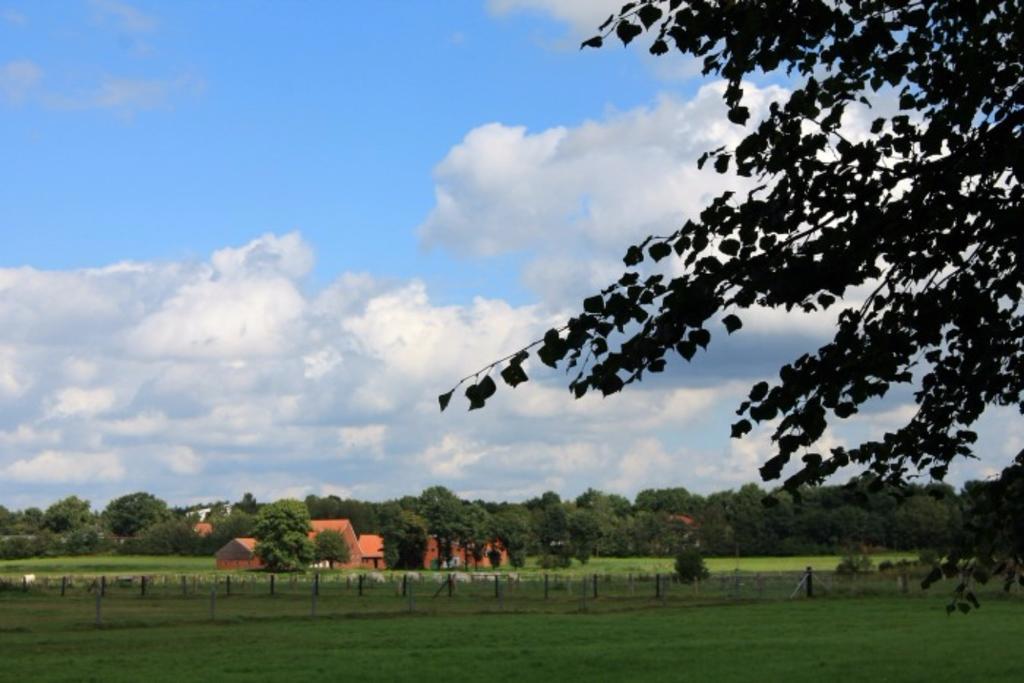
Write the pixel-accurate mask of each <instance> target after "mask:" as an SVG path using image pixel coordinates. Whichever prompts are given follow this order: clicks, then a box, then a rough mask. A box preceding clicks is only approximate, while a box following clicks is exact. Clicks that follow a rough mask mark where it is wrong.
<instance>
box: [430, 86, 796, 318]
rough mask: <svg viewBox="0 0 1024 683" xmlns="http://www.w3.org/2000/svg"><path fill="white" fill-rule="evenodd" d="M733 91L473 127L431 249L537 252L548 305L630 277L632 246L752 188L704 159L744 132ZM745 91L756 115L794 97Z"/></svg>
mask: <svg viewBox="0 0 1024 683" xmlns="http://www.w3.org/2000/svg"><path fill="white" fill-rule="evenodd" d="M723 89H724V84H723V83H713V84H710V85H706V86H704V87H702V88H701V89H700V90H699V91H698V93H697V94H696V96H695V97H694V98H693V99H691V100H683V99H680V98H677V97H673V96H668V95H665V96H662V97H661V98H660V99H659V100H658V101H657V102H656V104H654V105H653V106H651V107H641V108H638V109H635V110H632V111H627V112H618V113H612V114H609V115H608V116H607V117H606V118H604V119H603V120H599V121H587V122H585V123H583V124H581V125H579V126H577V127H574V128H566V127H555V128H550V129H547V130H542V131H537V132H530V131H528V130H527V129H526V128H524V127H522V126H515V125H506V124H501V123H489V124H486V125H483V126H479V127H477V128H475V129H473V130H472V131H470V132H469V133H468V134H467V135H466V136H465V138H464V139H463V140H462V141H461V142H460V143H459V144H457V145H455V146H454V147H453V148H452V149H451V150H450V151H449V152H448V154H447V155H446V156H445V158H444V159H443V160H442V161H441V162H440V163H439V164H438V165H437V167H436V168H435V169H434V178H435V197H436V203H435V206H434V208H433V209H432V211H431V212H430V214H429V215H428V216H427V218H426V220H425V221H424V223H423V224H422V225H421V226H420V228H419V232H420V237H421V239H422V241H423V243H424V244H425V245H427V246H433V247H441V248H445V249H448V250H451V251H453V252H455V253H458V254H461V255H463V256H465V257H488V256H494V255H498V254H503V253H508V252H514V251H522V252H526V253H530V254H535V256H534V257H533V259H532V260H531V261H530V262H529V263H528V265H527V266H526V268H525V271H524V279H525V281H526V283H527V284H528V285H529V286H531V287H532V289H533V290H534V291H535V292H537V293H538V294H539V295H540V296H541V297H542V298H543V299H544V300H545V301H548V302H567V298H568V297H571V298H572V300H571V303H573V304H575V303H576V300H575V299H576V298H577V297H579V296H582V295H584V294H585V293H587V292H589V291H591V290H593V289H594V288H597V287H602V286H604V285H606V284H607V283H608V280H609V276H610V275H611V274H614V273H615V272H621V260H620V259H621V257H622V254H623V253H624V250H625V247H626V246H628V245H629V244H630V243H632V242H633V241H639V240H641V239H643V238H644V237H645V236H647V235H649V234H664V233H666V232H670V231H671V230H674V229H675V228H677V227H678V226H679V225H680V224H681V223H682V221H683V220H684V219H685V218H687V217H692V216H695V215H696V214H697V213H699V211H700V210H701V209H702V208H703V207H704V206H705V205H706V204H707V203H708V201H709V200H710V199H711V198H712V197H714V196H716V195H717V194H719V193H721V192H723V191H725V190H734V191H735V190H741V189H743V188H745V187H748V186H749V183H745V182H741V181H740V180H738V179H736V178H734V177H732V176H728V175H720V174H717V173H715V172H714V171H713V170H711V169H705V170H703V171H702V170H699V169H698V168H697V165H696V160H697V157H698V156H699V155H700V154H701V153H703V152H705V151H707V150H710V149H713V148H715V147H718V146H720V145H732V144H736V143H738V142H739V141H740V140H741V139H742V136H743V135H744V129H743V128H741V127H739V126H735V125H733V124H730V123H729V122H728V121H727V120H726V119H725V108H724V105H723V103H722V92H723ZM746 94H747V105H748V106H749V107H750V109H751V113H752V116H753V117H754V118H755V119H756V118H757V117H758V116H759V115H760V114H761V113H762V112H764V111H765V110H766V108H767V106H768V104H769V103H770V102H772V101H773V100H776V99H780V98H781V97H783V96H784V95H785V91H784V90H782V89H781V88H778V87H774V86H768V87H764V88H758V87H756V86H753V85H748V86H747V88H746ZM537 252H541V253H539V254H537Z"/></svg>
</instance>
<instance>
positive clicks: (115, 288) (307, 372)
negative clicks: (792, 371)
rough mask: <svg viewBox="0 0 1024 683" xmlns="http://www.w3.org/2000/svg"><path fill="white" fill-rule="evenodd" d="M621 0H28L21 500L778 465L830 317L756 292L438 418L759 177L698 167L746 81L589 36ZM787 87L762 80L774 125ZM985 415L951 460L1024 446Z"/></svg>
mask: <svg viewBox="0 0 1024 683" xmlns="http://www.w3.org/2000/svg"><path fill="white" fill-rule="evenodd" d="M617 4H618V0H613V1H612V2H607V1H605V0H600V1H598V0H477V1H474V2H470V1H469V0H446V1H445V2H443V3H437V2H430V3H428V2H385V3H374V4H373V8H374V10H375V11H374V12H365V11H363V12H361V13H354V12H353V11H352V8H353V7H355V6H354V5H351V4H347V3H337V2H301V3H300V2H273V3H272V2H264V3H259V4H248V5H241V4H237V3H206V2H198V1H196V2H173V3H170V2H160V3H157V2H141V1H140V2H121V1H120V0H75V1H71V0H67V1H63V2H56V1H55V2H47V3H19V2H13V1H9V0H0V149H3V158H4V160H5V161H6V163H4V164H0V234H2V236H3V245H4V246H3V249H2V250H0V503H2V504H4V505H6V506H7V507H13V508H18V507H23V506H26V505H40V504H42V505H45V504H47V503H49V502H52V501H53V500H56V499H57V498H59V497H61V496H63V495H68V494H70V493H76V494H79V495H84V496H86V497H88V498H90V499H91V500H92V501H93V502H94V503H95V504H103V503H104V502H105V501H106V500H108V499H110V498H111V497H113V496H116V495H120V494H123V493H125V492H128V491H133V490H140V489H142V490H148V491H152V492H154V493H156V494H158V495H161V496H163V497H165V498H167V499H169V500H171V501H172V502H175V503H187V502H192V501H203V500H212V499H222V498H229V499H237V498H238V497H240V496H241V494H242V493H243V492H244V491H252V492H254V493H255V494H256V495H257V497H258V498H260V499H264V500H266V499H271V498H276V497H280V496H286V495H288V496H300V497H301V496H304V495H306V494H308V493H316V494H321V495H323V494H328V493H337V494H339V495H343V496H357V497H363V498H369V499H377V500H379V499H384V498H387V497H391V496H398V495H403V494H408V493H416V492H418V491H419V490H421V489H422V488H424V487H426V486H428V485H432V484H435V483H440V484H444V485H447V486H450V487H451V488H452V489H454V490H456V491H457V492H459V493H460V494H462V495H465V496H469V497H477V496H480V497H485V498H491V499H522V498H525V497H528V496H531V495H536V494H538V493H540V492H542V491H544V490H548V489H554V490H557V491H559V492H561V493H563V494H565V495H576V494H578V493H579V492H581V491H583V490H584V489H586V488H587V487H588V486H595V487H599V488H603V489H606V490H613V491H617V492H620V493H624V494H626V495H630V496H631V495H634V494H635V493H636V492H637V491H638V490H640V489H642V488H646V487H652V486H670V485H680V486H686V487H688V488H691V489H692V490H696V491H702V492H707V491H711V490H716V489H721V488H726V487H734V486H738V485H740V484H742V483H745V482H748V481H755V480H756V479H757V473H756V470H757V467H758V465H759V464H760V463H761V462H763V461H764V460H765V459H766V458H767V457H769V455H770V444H769V443H768V441H767V432H766V431H765V430H757V431H755V433H754V434H752V435H751V437H750V438H748V439H744V440H743V441H740V442H737V441H731V440H729V439H728V431H729V430H728V425H729V422H730V419H731V418H732V417H733V413H732V411H733V409H734V408H735V406H736V404H737V403H738V402H739V401H740V400H742V397H743V396H744V394H745V393H746V391H747V390H748V388H749V386H750V385H751V384H752V383H754V382H756V381H758V380H760V379H763V378H771V377H772V376H774V375H775V373H776V372H777V368H778V367H779V365H780V364H781V363H783V362H785V361H786V360H789V359H792V358H794V357H796V356H797V355H799V354H800V353H802V352H804V351H807V350H810V349H813V348H815V347H816V346H817V345H818V344H820V343H821V342H822V341H824V340H825V339H826V335H827V334H828V330H829V328H830V325H831V322H832V319H833V316H832V315H817V316H787V315H784V314H781V313H777V312H771V311H757V312H751V313H750V314H749V315H748V316H745V317H744V321H745V323H746V325H745V327H744V330H743V333H742V334H740V335H737V337H735V338H731V339H729V340H727V341H725V342H723V343H720V344H717V345H715V347H714V348H713V351H712V352H711V353H709V354H708V355H707V356H706V357H702V361H701V362H700V363H699V364H695V365H693V366H686V365H685V364H683V363H681V362H680V363H675V364H673V365H672V366H671V367H670V370H669V372H668V373H666V377H665V378H663V379H660V380H659V381H655V382H650V383H645V384H644V385H643V386H641V387H637V388H635V389H633V390H631V391H629V392H627V393H626V394H624V395H622V396H620V397H617V398H615V399H612V400H608V401H602V400H601V399H598V398H594V397H590V398H587V399H585V400H583V401H580V402H574V401H571V400H569V398H568V394H567V392H566V390H565V387H564V383H565V378H564V376H563V375H561V374H560V373H557V372H549V371H545V370H538V371H536V372H533V373H532V375H533V380H534V381H532V382H530V383H529V384H527V385H525V386H523V387H521V388H519V389H517V390H516V391H515V392H514V393H513V392H508V391H504V392H500V393H499V395H498V396H497V397H496V399H495V400H494V402H493V405H491V406H489V407H488V409H487V410H485V411H477V412H474V413H467V412H465V411H464V405H462V404H458V403H456V404H455V405H454V406H453V407H454V409H453V410H450V411H449V412H448V413H445V414H444V415H439V414H438V413H437V407H436V396H437V394H438V393H440V392H441V391H444V390H446V389H447V388H448V387H450V386H451V385H452V384H453V383H454V381H455V380H456V379H457V378H458V377H461V376H463V375H465V374H467V373H469V372H472V371H474V370H476V369H477V368H479V367H481V366H482V365H484V364H486V363H487V362H488V361H490V360H493V359H494V358H497V357H500V356H503V355H505V354H506V353H508V352H509V351H511V350H514V349H515V348H518V347H519V346H521V345H522V344H524V343H526V342H528V341H530V340H532V339H535V338H537V337H538V336H539V335H540V334H542V333H543V331H544V330H545V329H547V328H548V327H550V326H552V325H554V324H557V323H558V322H559V321H561V320H563V319H564V318H565V316H566V315H567V314H570V313H571V312H572V311H573V309H574V307H576V306H578V305H579V302H580V300H581V298H582V297H583V296H586V295H588V294H590V293H592V292H593V291H595V290H596V289H598V288H600V287H602V286H603V285H604V284H606V283H607V282H608V281H609V280H610V279H612V278H613V277H615V276H616V274H617V273H618V272H619V271H620V270H621V261H620V258H621V255H622V253H623V252H624V250H625V248H626V246H627V245H628V244H630V243H631V241H634V240H639V239H642V238H643V237H644V236H645V235H647V234H650V233H658V232H665V231H668V230H671V229H673V228H674V227H675V226H677V225H678V224H679V222H680V221H681V220H683V219H684V218H685V217H686V216H689V215H694V214H695V213H696V212H697V211H699V210H700V208H701V207H702V206H704V205H705V203H706V202H707V201H708V200H709V198H710V197H713V196H714V195H715V194H717V193H719V192H721V191H723V190H725V189H734V190H741V189H743V188H744V184H743V183H742V182H740V181H739V180H737V179H731V178H726V177H722V176H718V175H716V174H714V173H704V172H699V171H698V170H697V169H696V167H695V160H696V158H697V156H698V155H699V154H700V153H701V152H703V151H706V150H708V149H711V148H714V147H717V146H719V145H721V144H732V143H735V142H737V141H738V140H739V139H740V137H741V136H742V129H741V128H739V127H736V126H733V125H731V124H728V123H724V122H723V120H724V116H723V115H724V107H723V105H722V103H721V93H722V86H721V84H720V83H715V82H705V81H702V80H700V79H699V78H697V77H696V71H695V69H694V67H693V64H692V63H691V62H688V61H686V60H684V59H682V58H679V57H665V58H662V59H657V60H655V59H653V58H650V57H649V56H647V55H645V53H644V51H643V50H642V49H640V48H639V47H638V48H637V49H632V48H631V49H629V50H626V49H622V48H621V47H620V46H614V45H610V46H608V47H606V48H605V49H603V50H600V51H593V50H588V51H585V52H580V51H579V50H578V49H577V46H578V44H579V41H580V39H581V38H584V37H587V36H589V35H590V30H591V28H592V27H593V26H596V25H597V24H599V23H600V22H601V21H602V20H603V19H604V17H605V16H606V14H607V12H608V11H609V9H610V8H612V7H615V6H616V5H617ZM359 9H360V10H364V9H365V6H359ZM784 87H785V83H784V82H782V83H773V82H770V81H765V82H759V83H757V84H756V85H755V84H751V85H750V86H749V87H748V88H747V98H748V105H749V106H750V107H751V109H752V111H753V113H754V118H755V120H756V117H757V115H758V113H759V112H762V111H764V110H765V108H766V107H767V106H768V103H770V102H771V101H772V100H774V99H778V98H779V97H782V96H784V95H785V89H784ZM867 121H868V120H867V119H866V118H865V117H863V116H862V117H860V118H858V116H857V115H856V114H851V115H850V117H849V120H844V125H846V126H847V128H848V131H849V134H851V135H856V134H857V132H858V131H859V130H861V131H862V130H863V129H864V127H865V126H866V125H867ZM668 267H669V269H671V268H672V267H673V266H671V265H670V266H668ZM856 298H857V293H854V295H853V298H852V301H851V303H852V304H854V305H855V304H856ZM909 400H910V397H909V394H908V393H906V392H902V393H901V392H897V393H896V394H895V395H894V396H892V397H890V398H888V399H887V400H886V401H885V402H882V403H880V404H878V405H876V406H874V407H872V408H871V409H870V410H867V411H864V413H862V414H861V415H860V416H858V417H857V418H856V419H853V420H848V421H844V422H842V423H840V424H837V425H835V427H834V428H833V429H831V430H830V431H829V432H828V433H827V434H826V437H825V444H824V446H826V447H827V446H830V445H836V444H847V445H854V444H855V443H857V442H858V441H859V440H860V439H862V438H864V437H866V436H878V435H880V434H881V433H882V432H883V431H884V430H885V429H891V428H893V427H895V426H898V425H899V424H900V421H901V420H905V419H906V418H907V416H908V415H909V412H910V411H912V409H913V408H912V405H911V404H910V403H909ZM980 431H981V434H982V444H981V448H980V449H979V453H980V454H981V456H982V457H981V459H980V460H979V461H975V462H970V463H965V464H963V465H962V466H960V467H959V468H956V469H954V470H953V471H952V473H951V480H952V481H953V482H954V483H959V482H962V481H963V480H964V479H967V478H972V477H979V476H985V475H986V474H988V473H990V472H992V471H994V470H993V468H995V467H1001V464H1002V463H1003V462H1004V461H1005V460H1006V457H1007V455H1008V454H1010V453H1011V452H1013V453H1015V452H1016V450H1019V449H1020V447H1021V446H1022V445H1024V430H1022V429H1021V425H1020V422H1019V420H1017V421H1014V420H1012V419H1010V418H1008V416H1007V415H1005V414H995V413H994V414H991V415H989V416H987V417H986V419H985V423H984V424H983V425H982V429H981V430H980Z"/></svg>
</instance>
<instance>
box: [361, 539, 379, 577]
mask: <svg viewBox="0 0 1024 683" xmlns="http://www.w3.org/2000/svg"><path fill="white" fill-rule="evenodd" d="M359 554H360V556H361V558H362V559H361V562H362V565H363V566H364V567H368V568H372V569H383V568H384V537H383V536H377V535H376V534H363V535H362V536H360V537H359Z"/></svg>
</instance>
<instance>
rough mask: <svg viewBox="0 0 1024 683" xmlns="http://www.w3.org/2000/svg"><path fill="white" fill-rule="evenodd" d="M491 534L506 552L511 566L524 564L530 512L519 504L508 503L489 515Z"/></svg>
mask: <svg viewBox="0 0 1024 683" xmlns="http://www.w3.org/2000/svg"><path fill="white" fill-rule="evenodd" d="M491 526H492V530H493V531H492V535H493V538H494V539H495V540H497V542H498V543H499V544H500V545H501V547H502V548H504V549H505V552H507V553H508V562H509V564H511V565H512V566H513V567H516V568H518V567H523V566H525V565H526V551H527V548H528V547H529V545H530V539H531V535H530V513H529V511H528V510H527V509H526V508H524V507H522V506H520V505H508V506H506V507H504V508H502V509H500V510H498V511H497V512H495V513H494V514H493V515H491Z"/></svg>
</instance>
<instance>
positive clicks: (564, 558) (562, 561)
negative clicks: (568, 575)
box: [540, 553, 572, 569]
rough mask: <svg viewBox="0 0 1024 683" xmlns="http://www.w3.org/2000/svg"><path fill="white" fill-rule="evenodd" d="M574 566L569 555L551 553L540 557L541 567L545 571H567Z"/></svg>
mask: <svg viewBox="0 0 1024 683" xmlns="http://www.w3.org/2000/svg"><path fill="white" fill-rule="evenodd" d="M571 564H572V558H571V557H569V556H568V555H562V554H557V553H549V554H547V555H541V556H540V566H541V567H543V568H544V569H565V568H566V567H568V566H569V565H571Z"/></svg>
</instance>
